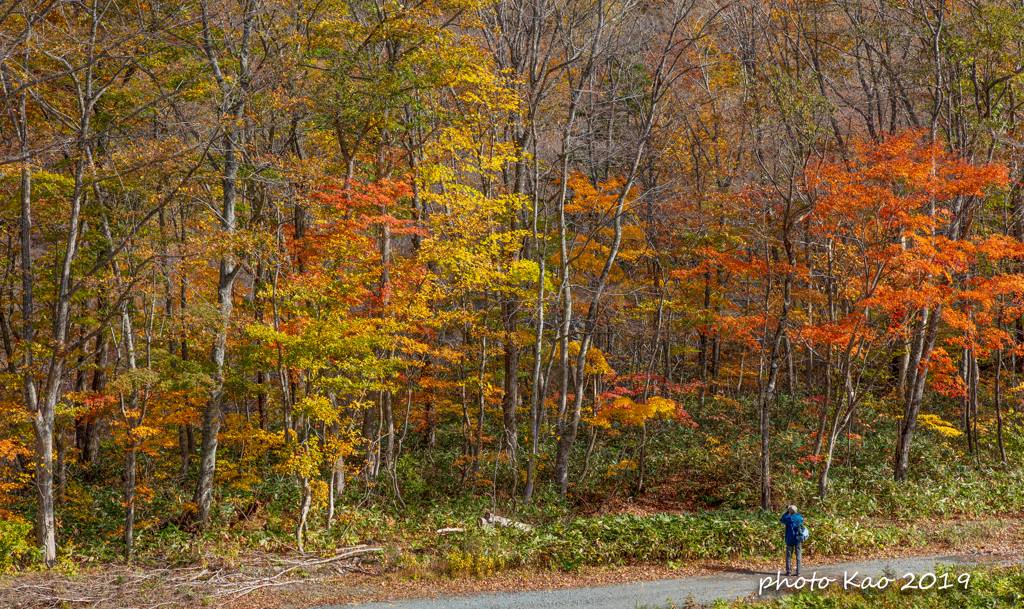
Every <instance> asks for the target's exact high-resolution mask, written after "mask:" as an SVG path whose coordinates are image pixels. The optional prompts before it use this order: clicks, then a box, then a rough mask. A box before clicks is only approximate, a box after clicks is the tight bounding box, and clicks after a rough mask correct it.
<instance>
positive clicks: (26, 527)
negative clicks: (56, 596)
mask: <svg viewBox="0 0 1024 609" xmlns="http://www.w3.org/2000/svg"><path fill="white" fill-rule="evenodd" d="M31 532H32V525H31V524H29V523H27V522H24V521H18V520H0V571H6V570H7V569H10V568H11V567H13V566H14V565H15V564H16V563H17V562H19V561H20V560H21V559H22V557H24V556H25V555H26V554H28V553H30V552H31V551H32V546H31V545H30V544H29V542H28V536H29V533H31Z"/></svg>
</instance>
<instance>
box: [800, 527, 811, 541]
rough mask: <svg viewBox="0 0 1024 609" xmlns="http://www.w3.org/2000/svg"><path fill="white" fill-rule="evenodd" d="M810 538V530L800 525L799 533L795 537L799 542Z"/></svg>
mask: <svg viewBox="0 0 1024 609" xmlns="http://www.w3.org/2000/svg"><path fill="white" fill-rule="evenodd" d="M810 538H811V532H810V531H808V530H807V527H805V526H803V525H801V526H800V534H799V535H797V539H799V540H800V543H804V542H805V541H807V540H808V539H810Z"/></svg>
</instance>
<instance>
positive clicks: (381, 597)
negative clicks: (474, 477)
mask: <svg viewBox="0 0 1024 609" xmlns="http://www.w3.org/2000/svg"><path fill="white" fill-rule="evenodd" d="M957 522H962V521H956V520H954V521H937V520H936V521H929V522H927V523H924V522H919V523H916V526H917V527H918V528H919V529H920V530H922V531H928V530H941V529H942V528H943V527H948V526H949V525H950V524H954V523H957ZM1001 522H1002V524H1003V526H1000V527H989V528H987V529H985V530H986V533H985V535H984V537H980V538H979V537H974V538H973V539H971V540H970V543H969V544H960V543H956V542H954V541H950V540H941V539H939V540H936V541H935V542H934V543H932V544H930V545H928V546H925V547H922V548H918V549H915V550H909V549H908V550H900V551H887V552H875V553H863V554H856V555H847V556H817V555H815V553H813V552H806V553H805V554H804V572H805V574H807V573H811V572H813V571H814V569H816V568H819V567H822V566H825V565H836V568H841V567H842V566H843V564H844V563H864V562H866V561H880V560H881V561H894V560H896V559H909V558H914V557H917V558H926V559H928V560H931V559H933V558H936V557H943V556H950V555H956V556H958V557H963V558H964V559H967V560H978V561H1020V560H1024V544H1022V543H1021V539H1022V535H1024V520H1020V519H1006V518H1003V519H1001ZM371 549H372V548H352V549H342V550H339V554H336V555H334V556H331V557H319V556H317V557H311V556H308V555H307V556H298V555H291V556H289V555H270V554H248V555H242V556H235V557H214V556H209V557H207V558H206V559H205V560H203V561H201V562H200V563H199V564H195V565H190V566H187V567H175V568H172V567H169V566H161V565H152V564H151V565H132V566H126V565H124V564H105V565H88V566H87V565H78V566H64V567H62V568H60V569H57V570H54V571H25V572H21V573H16V574H10V575H6V576H3V577H0V606H3V607H11V608H12V609H13V608H17V609H28V608H35V607H91V608H95V609H112V608H124V607H138V608H146V609H155V608H157V607H170V608H174V607H227V608H228V609H243V608H260V609H264V608H265V609H270V608H276V607H280V608H282V609H300V608H307V607H314V606H325V605H352V604H364V603H374V602H381V601H388V602H392V603H394V602H395V601H399V600H408V599H439V598H457V597H471V596H474V595H479V594H488V593H507V592H529V591H551V590H566V589H574V588H593V587H600V586H614V585H625V584H633V583H638V582H654V581H659V580H668V579H679V578H686V577H701V576H729V575H730V574H731V575H732V576H733V579H735V578H736V577H737V576H739V577H742V578H745V579H747V580H750V582H751V583H753V584H754V585H755V586H756V583H757V582H756V580H757V578H758V577H762V576H763V575H758V574H775V573H776V571H777V570H778V569H779V568H780V565H781V564H782V562H781V555H780V558H779V559H766V558H761V559H737V560H735V561H707V562H700V563H690V564H684V565H680V564H678V563H674V564H672V565H671V566H669V565H664V564H648V565H635V566H627V567H611V566H608V567H584V568H581V569H579V570H577V571H575V572H572V573H567V572H562V571H552V570H542V569H527V568H524V569H515V570H507V571H502V572H499V573H494V574H491V575H487V576H483V577H477V578H472V577H464V578H446V577H439V576H430V575H424V574H422V573H412V572H410V571H408V570H403V569H385V568H384V567H383V566H382V565H381V564H380V563H379V562H377V561H376V560H375V559H374V558H373V556H374V555H375V554H374V553H372V552H370V550H371ZM726 580H728V578H726ZM722 585H723V586H729V587H733V588H735V587H736V583H735V581H725V582H724V583H723V584H722ZM662 600H664V599H662ZM677 600H682V599H677ZM643 602H648V601H643ZM586 604H587V603H584V604H583V605H580V606H584V605H586ZM633 606H635V604H634V603H630V604H629V605H628V607H633ZM622 609H627V607H623V608H622Z"/></svg>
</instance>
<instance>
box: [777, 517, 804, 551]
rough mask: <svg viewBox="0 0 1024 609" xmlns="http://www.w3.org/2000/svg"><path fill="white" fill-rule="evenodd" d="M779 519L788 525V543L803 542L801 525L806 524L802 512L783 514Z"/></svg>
mask: <svg viewBox="0 0 1024 609" xmlns="http://www.w3.org/2000/svg"><path fill="white" fill-rule="evenodd" d="M779 521H780V522H781V523H782V524H784V525H786V545H787V546H795V545H798V544H800V543H801V541H800V527H802V526H803V524H804V517H803V516H801V515H800V514H788V513H787V514H783V515H782V518H779Z"/></svg>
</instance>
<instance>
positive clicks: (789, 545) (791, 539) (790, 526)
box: [779, 505, 804, 577]
mask: <svg viewBox="0 0 1024 609" xmlns="http://www.w3.org/2000/svg"><path fill="white" fill-rule="evenodd" d="M779 521H780V522H782V524H784V525H786V575H787V576H788V575H790V570H789V565H790V562H789V561H790V559H791V558H792V556H793V554H794V553H795V554H796V575H797V576H798V577H799V576H800V559H801V546H802V545H803V538H802V537H801V535H800V529H801V528H802V527H803V525H804V517H803V516H801V515H800V514H798V513H797V511H796V506H795V505H791V506H789V507H788V508H786V513H785V514H783V515H782V518H780V519H779Z"/></svg>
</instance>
